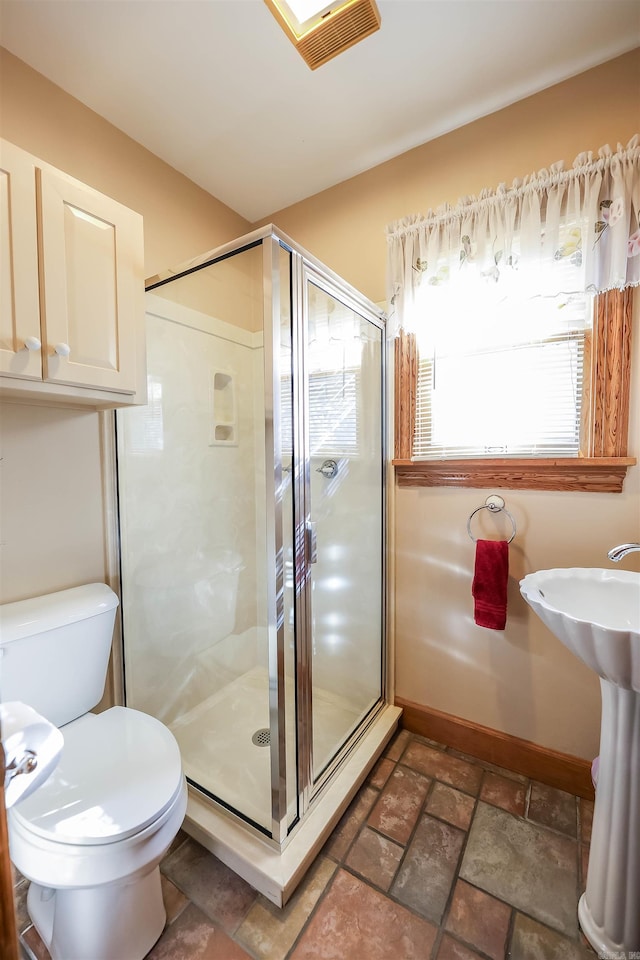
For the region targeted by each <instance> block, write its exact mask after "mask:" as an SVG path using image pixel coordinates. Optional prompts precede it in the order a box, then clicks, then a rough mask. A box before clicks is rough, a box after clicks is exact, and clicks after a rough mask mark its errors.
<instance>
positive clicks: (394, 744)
mask: <svg viewBox="0 0 640 960" xmlns="http://www.w3.org/2000/svg"><path fill="white" fill-rule="evenodd" d="M410 740H411V734H410V733H409V731H408V730H398V732H397V733H396V735H395V737H393V739H392V740H391V741H390V742H389V746H388V747H387V749H386V750H385V751H384V756H385V757H388V758H389V760H399V759H400V757H401V756H402V754H403V752H404V748H405V747H406V745H407V744H408V743H409V741H410Z"/></svg>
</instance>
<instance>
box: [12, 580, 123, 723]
mask: <svg viewBox="0 0 640 960" xmlns="http://www.w3.org/2000/svg"><path fill="white" fill-rule="evenodd" d="M117 606H118V598H117V596H116V595H115V593H114V592H113V590H111V589H110V588H109V587H108V586H107V585H106V584H105V583H88V584H85V585H84V586H82V587H73V588H72V589H70V590H61V591H59V592H58V593H49V594H47V595H46V596H44V597H33V598H32V599H31V600H19V601H17V602H16V603H5V604H2V605H0V699H1V700H21V701H22V702H23V703H27V704H28V705H29V706H30V707H33V708H34V710H37V712H38V713H40V714H42V716H43V717H46V719H47V720H50V721H51V723H54V724H55V725H56V726H57V727H61V726H63V724H65V723H69V722H70V721H71V720H75V719H76V717H80V716H82V714H84V713H88V712H89V710H91V709H92V708H93V707H95V705H96V704H97V703H99V701H100V699H101V698H102V694H103V691H104V684H105V680H106V676H107V667H108V665H109V654H110V652H111V640H112V637H113V625H114V621H115V616H116V608H117Z"/></svg>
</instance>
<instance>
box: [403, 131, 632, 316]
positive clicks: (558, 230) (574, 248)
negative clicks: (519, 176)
mask: <svg viewBox="0 0 640 960" xmlns="http://www.w3.org/2000/svg"><path fill="white" fill-rule="evenodd" d="M386 233H387V243H388V301H389V315H390V318H391V327H392V328H393V327H395V329H396V331H397V329H398V328H399V327H400V326H403V327H405V328H409V329H411V328H415V325H416V323H417V322H418V321H417V320H416V313H417V311H415V310H413V309H412V308H413V307H414V306H415V305H416V303H420V302H422V303H424V295H425V294H428V292H429V290H430V288H436V289H437V291H438V294H439V297H438V300H440V302H442V294H443V293H444V292H445V291H444V289H443V288H446V286H447V285H448V284H450V283H451V282H452V281H455V280H456V279H459V278H460V277H461V275H462V274H463V273H465V274H468V275H469V276H470V277H473V282H474V285H475V284H481V285H482V286H490V287H492V288H493V293H494V295H496V296H497V297H500V296H501V292H503V295H504V296H507V295H508V294H509V292H510V290H512V289H513V287H514V285H517V286H518V289H519V290H520V293H522V291H523V286H524V287H525V288H526V290H528V291H529V295H530V296H532V297H533V296H538V297H539V296H555V295H559V294H563V295H569V296H571V295H572V294H576V293H585V292H597V293H599V292H602V291H604V290H610V289H614V288H618V289H622V288H623V287H626V286H631V285H636V284H638V283H640V138H639V137H638V136H637V135H636V136H635V137H634V138H633V139H632V140H631V141H630V142H629V144H628V146H627V147H626V148H624V147H622V146H621V145H620V144H618V148H617V150H616V151H615V152H613V151H612V150H611V149H610V148H609V147H608V146H605V147H602V148H601V149H600V150H599V151H598V156H597V158H594V156H593V154H592V153H583V154H580V155H579V156H578V157H576V159H575V161H574V163H573V167H572V169H571V170H565V169H564V164H563V163H562V162H559V163H555V164H553V165H552V166H551V167H550V169H548V170H541V171H540V172H539V173H537V174H531V175H530V176H528V177H525V178H524V179H523V180H516V181H514V183H513V184H512V186H511V187H510V188H507V187H506V186H505V184H501V185H500V186H499V187H498V188H497V190H495V191H491V190H483V191H482V193H481V194H480V195H479V196H478V197H464V198H462V199H461V200H460V201H459V202H458V205H457V206H456V207H452V206H449V205H444V206H442V207H439V208H438V209H437V210H436V211H431V210H430V211H429V212H428V213H427V214H426V215H425V216H422V215H417V216H411V217H407V218H405V219H404V220H400V221H397V222H396V223H393V224H391V225H389V226H388V227H387V231H386ZM436 289H434V290H433V293H436ZM420 312H422V311H420Z"/></svg>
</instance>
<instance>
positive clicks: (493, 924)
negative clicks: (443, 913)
mask: <svg viewBox="0 0 640 960" xmlns="http://www.w3.org/2000/svg"><path fill="white" fill-rule="evenodd" d="M510 920H511V907H510V906H508V905H507V904H506V903H503V902H502V900H496V899H495V897H492V896H491V895H490V894H488V893H485V892H484V891H483V890H479V889H478V888H477V887H472V886H471V885H470V884H468V883H465V881H464V880H458V882H457V883H456V886H455V889H454V891H453V899H452V901H451V906H450V907H449V914H448V916H447V922H446V924H445V926H446V928H447V930H449V931H450V932H451V933H454V934H456V935H457V936H459V937H460V939H461V940H465V941H466V942H467V943H470V944H473V946H474V947H477V948H478V950H481V951H482V952H483V953H486V955H487V956H488V957H491V958H492V960H504V956H505V948H506V945H507V933H508V932H509V921H510Z"/></svg>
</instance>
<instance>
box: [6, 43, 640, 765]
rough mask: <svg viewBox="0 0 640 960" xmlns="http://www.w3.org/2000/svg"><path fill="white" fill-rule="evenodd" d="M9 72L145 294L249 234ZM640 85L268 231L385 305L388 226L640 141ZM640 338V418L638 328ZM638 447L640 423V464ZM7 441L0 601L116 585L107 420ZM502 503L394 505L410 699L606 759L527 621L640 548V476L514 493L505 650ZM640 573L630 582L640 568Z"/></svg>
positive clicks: (586, 694) (502, 131)
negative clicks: (133, 259) (499, 603)
mask: <svg viewBox="0 0 640 960" xmlns="http://www.w3.org/2000/svg"><path fill="white" fill-rule="evenodd" d="M0 70H1V74H0V82H1V84H2V91H3V92H2V116H1V122H2V135H3V136H5V137H6V138H7V139H9V140H13V141H14V142H16V143H17V144H18V145H19V146H22V147H24V148H25V149H27V150H29V151H30V152H32V153H34V154H36V156H40V157H42V158H43V159H45V160H48V161H49V162H51V163H53V164H55V165H56V166H58V167H60V168H62V169H63V170H65V171H66V172H68V173H70V174H72V175H74V176H76V177H78V178H79V179H81V180H84V181H85V182H87V183H89V184H91V185H92V186H94V187H96V188H97V189H100V190H102V191H103V192H105V193H107V194H110V195H111V196H113V197H115V198H116V199H118V200H120V201H121V202H123V203H125V204H127V205H129V206H131V207H133V209H135V210H138V211H139V212H140V213H142V214H143V216H144V218H145V249H146V265H147V274H148V275H151V274H154V273H156V272H158V271H162V270H163V269H165V268H166V267H167V266H169V265H172V264H176V263H179V262H181V261H183V260H186V259H188V258H190V257H192V256H196V255H198V254H200V253H202V252H204V251H206V250H208V249H210V248H212V247H214V246H216V245H218V244H220V243H223V242H225V241H227V240H230V239H232V238H233V237H235V236H238V235H240V234H242V233H243V232H246V230H247V229H248V227H249V225H248V224H246V222H245V221H244V220H242V218H241V217H239V216H237V215H236V214H234V213H233V212H232V211H230V210H229V209H228V208H227V207H225V206H223V205H222V204H221V203H219V202H218V201H217V200H215V199H214V198H211V197H209V196H208V195H207V194H206V193H204V192H203V191H202V190H200V189H199V188H197V187H196V186H195V185H194V184H193V183H191V182H190V181H188V180H186V179H185V178H184V177H182V176H180V175H179V174H177V173H176V172H175V171H173V170H171V169H170V168H169V167H167V166H166V164H164V163H162V162H161V161H160V160H158V159H157V158H155V157H153V156H152V155H151V154H149V153H148V152H147V151H145V150H143V149H142V148H141V147H140V146H138V145H137V144H135V143H134V142H133V141H131V140H130V139H129V138H127V137H126V136H124V135H123V134H122V133H120V132H118V131H117V130H115V128H113V127H112V126H110V125H109V124H108V123H106V122H105V121H104V120H102V119H101V118H100V117H98V116H96V114H94V113H92V112H91V111H89V110H87V109H86V108H85V107H84V106H82V105H81V104H80V103H78V101H76V100H73V99H72V98H71V97H68V96H67V95H66V94H64V93H63V92H62V91H61V90H59V89H58V88H56V87H55V86H53V85H52V84H50V83H49V82H48V81H47V80H45V79H44V78H43V77H41V76H39V75H38V74H36V73H35V72H34V71H32V70H31V69H30V68H28V67H27V66H25V65H24V64H22V63H21V62H20V61H18V60H16V59H15V58H14V57H12V56H10V55H8V54H6V53H2V55H1V56H0ZM637 71H638V53H637V52H636V53H634V54H629V55H626V56H624V57H621V58H619V59H617V60H615V61H612V62H611V63H609V64H605V65H603V66H602V67H598V68H596V69H595V70H591V71H589V72H588V73H586V74H583V75H582V76H580V77H577V78H575V79H573V80H570V81H567V82H566V83H563V84H560V85H558V86H556V87H553V88H551V89H549V90H547V91H545V92H543V93H541V94H539V95H537V96H536V97H532V98H529V99H528V100H526V101H522V102H521V103H519V104H515V105H514V106H512V107H509V108H507V109H506V110H503V111H500V112H499V113H496V114H493V115H492V116H490V117H486V118H484V119H482V120H479V121H477V122H476V123H474V124H470V125H469V126H467V127H465V128H463V129H462V130H458V131H455V132H454V133H451V134H448V135H447V136H445V137H441V138H439V139H438V140H436V141H434V142H432V143H430V144H426V145H425V146H423V147H420V148H418V149H416V150H413V151H411V152H409V153H407V154H405V155H403V156H402V157H399V158H397V159H396V160H393V161H390V162H389V163H386V164H383V165H381V166H380V167H377V168H375V169H374V170H371V171H369V172H368V173H365V174H362V175H361V176H359V177H356V178H354V179H352V180H349V181H347V182H345V183H343V184H340V185H338V186H337V187H334V188H332V189H331V190H327V191H325V192H324V193H322V194H320V195H318V196H315V197H311V198H309V199H308V200H306V201H304V202H302V203H299V204H296V205H295V206H294V207H291V208H289V209H287V210H284V211H280V212H278V213H276V214H273V215H272V216H271V217H269V218H268V219H269V220H273V222H275V223H276V224H277V225H278V226H279V227H281V228H282V229H283V230H285V231H286V232H287V233H289V234H290V235H291V236H292V237H293V238H294V239H295V240H296V241H298V242H299V243H301V244H302V245H303V246H305V247H306V248H307V249H308V250H309V251H310V252H311V253H313V254H314V255H315V256H317V257H319V258H320V259H321V260H323V261H324V262H325V263H326V264H327V265H328V266H330V267H331V268H332V269H334V270H335V271H336V272H338V273H340V274H341V275H342V276H344V277H345V278H346V279H347V280H349V281H350V282H351V283H353V284H354V285H355V286H356V287H358V288H359V289H360V290H362V292H363V293H365V294H366V295H368V296H369V297H370V298H371V299H372V300H374V301H381V300H383V299H384V290H385V282H384V275H385V255H386V249H385V239H384V227H385V225H386V224H387V223H389V222H390V221H391V220H393V219H396V218H398V217H402V216H405V215H407V214H410V213H415V212H425V211H426V210H427V209H428V208H429V207H433V206H437V205H438V204H440V203H442V202H445V201H446V202H451V203H455V202H456V200H457V198H458V197H459V196H461V195H463V194H469V193H475V192H477V191H479V190H480V189H482V188H483V187H494V186H495V185H496V184H497V183H498V182H501V181H505V182H507V183H510V182H511V180H512V179H513V178H514V177H517V176H522V175H523V174H526V173H529V172H531V171H532V170H537V169H539V168H540V167H543V166H545V165H548V164H550V163H552V162H554V161H555V160H558V159H564V160H566V161H567V162H568V163H571V162H572V160H573V158H574V157H575V156H576V154H577V153H579V152H581V151H583V150H588V149H592V150H597V148H598V147H599V146H600V145H602V144H603V143H606V142H611V143H612V144H615V143H616V142H617V141H618V140H620V141H622V142H623V143H624V142H626V141H627V140H628V139H629V138H630V137H631V136H632V134H633V133H635V132H636V127H637V123H638V121H637V115H638V111H637V107H638V92H637ZM168 135H170V131H169V134H168ZM637 299H640V298H637ZM636 306H637V305H636ZM635 330H636V337H635V347H634V366H633V379H634V394H633V406H634V411H637V410H638V408H640V403H639V397H638V387H639V386H640V330H638V318H637V310H636V320H635ZM639 431H640V424H639V423H638V417H637V414H634V419H633V422H632V426H631V448H632V449H631V452H632V453H633V454H634V455H636V456H637V455H638V454H639V451H640V441H639V437H638V434H639ZM2 441H3V451H2V452H3V455H4V456H5V462H4V463H3V489H2V500H1V504H0V511H1V513H0V522H1V524H2V531H3V533H2V536H1V539H2V540H3V541H5V543H4V545H3V546H2V560H1V563H2V566H1V569H0V574H1V580H0V599H1V600H4V601H8V600H12V599H17V598H19V597H21V596H27V595H29V594H33V593H37V592H42V591H45V590H52V589H59V588H61V587H64V586H71V585H73V584H75V583H82V582H86V580H87V579H89V578H93V577H99V576H100V575H101V571H104V559H103V555H104V544H103V541H102V534H101V530H99V529H98V526H97V520H96V518H97V517H100V520H101V514H102V499H101V495H100V491H99V488H98V483H97V477H98V475H99V455H98V427H97V415H96V414H86V413H83V414H80V413H76V412H69V411H67V412H63V411H57V410H48V409H40V408H25V407H23V406H22V405H16V404H4V405H3V407H2ZM70 491H72V492H73V496H70ZM488 492H489V491H479V490H476V491H474V490H468V491H467V490H446V489H442V490H437V489H436V490H416V489H413V490H402V491H398V492H397V495H396V503H395V510H396V607H397V688H398V689H397V692H398V693H399V694H400V695H401V696H404V697H407V698H409V699H412V700H415V701H417V702H420V703H424V704H427V705H430V706H433V707H435V708H437V709H440V710H444V711H447V712H450V713H453V714H456V715H458V716H461V717H464V718H467V719H470V720H472V721H475V722H478V723H481V724H485V725H487V726H490V727H494V728H496V729H499V730H505V731H507V732H509V733H512V734H515V735H517V736H521V737H524V738H526V739H529V740H533V741H535V742H537V743H540V744H543V745H546V746H549V747H553V748H556V749H559V750H564V751H567V752H569V753H575V754H577V755H580V756H584V757H590V756H593V755H595V753H596V752H597V743H598V724H599V712H600V701H599V692H598V685H597V682H596V680H595V677H594V676H592V675H591V674H590V673H589V672H588V671H587V670H586V668H583V667H582V666H581V665H580V664H579V663H578V662H577V661H576V660H575V659H574V658H572V657H571V656H570V655H569V654H568V653H565V651H564V650H563V648H562V647H561V646H560V644H559V642H558V641H556V640H555V639H554V638H553V637H552V636H551V635H550V634H549V633H548V631H546V630H545V628H543V627H542V625H541V624H540V623H539V622H538V621H537V620H536V619H535V618H534V617H533V616H530V615H529V612H528V608H527V607H526V606H525V605H524V603H523V602H522V601H521V599H520V597H519V593H518V589H517V581H518V579H519V578H520V577H521V576H522V575H523V574H524V573H526V572H528V571H529V570H534V569H536V568H542V567H549V566H554V565H562V566H566V565H570V564H577V565H593V566H600V565H603V564H605V563H606V550H607V549H608V548H609V547H610V546H612V545H613V544H614V543H618V542H621V541H624V540H630V539H640V529H639V527H640V479H639V471H638V468H634V469H633V470H632V471H630V472H629V475H628V477H627V480H626V483H625V490H624V493H623V494H621V495H613V494H569V493H526V492H515V491H505V492H504V496H505V498H506V501H507V506H508V508H509V510H510V511H511V512H512V513H513V515H514V517H515V518H516V521H517V524H518V534H517V537H516V539H515V541H514V543H513V544H512V547H511V561H510V562H511V584H510V607H509V620H508V624H507V630H506V631H505V632H504V634H494V633H492V632H489V631H486V630H482V629H481V628H478V627H476V626H475V625H474V624H473V618H472V606H471V599H470V587H471V575H472V568H473V544H472V543H471V541H470V540H469V539H468V537H467V533H466V521H467V517H468V516H469V514H470V513H471V511H472V510H473V509H474V508H475V507H476V506H479V505H480V504H481V503H482V502H484V498H485V497H486V495H487V493H488ZM61 505H62V506H63V507H64V508H65V509H64V510H63V511H61V510H60V506H61ZM6 531H8V535H7V533H6ZM638 558H640V555H635V557H634V556H631V557H629V558H627V560H626V561H623V563H624V565H625V566H626V567H627V568H635V569H638Z"/></svg>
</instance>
